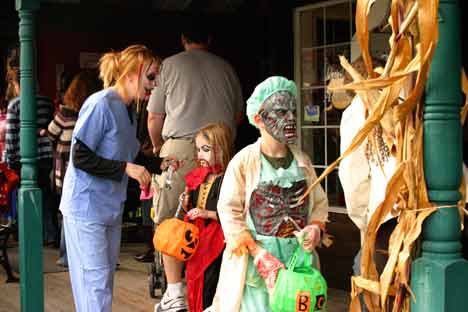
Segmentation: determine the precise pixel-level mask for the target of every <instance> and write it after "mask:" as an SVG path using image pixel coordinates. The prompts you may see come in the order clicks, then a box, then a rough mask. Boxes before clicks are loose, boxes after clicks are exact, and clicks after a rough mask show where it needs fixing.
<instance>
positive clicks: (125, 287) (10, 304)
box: [0, 243, 349, 312]
mask: <svg viewBox="0 0 468 312" xmlns="http://www.w3.org/2000/svg"><path fill="white" fill-rule="evenodd" d="M144 249H145V247H144V245H143V244H128V243H127V244H125V245H124V246H123V247H122V250H121V255H120V263H121V264H120V269H119V270H118V271H117V273H116V279H115V287H114V301H113V309H112V311H114V312H129V311H131V312H133V311H135V312H152V311H153V308H154V304H155V303H156V300H155V299H151V298H150V297H149V294H148V282H147V264H146V263H139V262H137V261H135V260H133V255H135V254H137V253H139V252H141V251H143V250H144ZM57 253H58V251H57ZM5 278H6V275H5V272H4V270H3V268H1V267H0V312H16V311H20V308H19V307H20V304H19V302H20V298H19V284H14V283H13V284H5V282H4V280H5ZM44 293H45V311H46V312H72V311H74V306H73V297H72V292H71V288H70V280H69V276H68V273H67V272H62V273H48V274H45V275H44ZM329 298H330V302H329V309H328V312H342V311H347V305H348V301H349V300H348V293H347V292H346V291H342V290H337V289H330V290H329ZM252 312H255V311H252Z"/></svg>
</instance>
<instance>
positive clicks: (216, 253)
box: [182, 123, 233, 312]
mask: <svg viewBox="0 0 468 312" xmlns="http://www.w3.org/2000/svg"><path fill="white" fill-rule="evenodd" d="M232 145H233V143H232V135H231V130H230V128H229V127H228V126H227V125H225V124H223V123H216V124H209V125H207V126H205V127H203V128H202V129H201V130H199V131H198V133H197V135H196V136H195V147H196V155H197V163H198V166H197V168H195V169H193V170H192V171H190V172H189V173H188V174H187V175H186V177H185V181H186V191H185V192H184V194H183V198H182V200H183V201H184V202H185V206H189V208H191V209H190V210H189V211H188V213H187V216H188V218H189V219H191V220H194V221H193V222H194V223H195V225H196V226H197V227H198V229H199V230H200V232H199V233H200V236H199V237H200V241H199V243H198V248H197V250H196V252H195V253H194V254H193V256H192V257H191V258H190V259H189V260H188V261H187V262H186V270H185V273H186V282H187V299H188V305H189V311H191V312H202V311H203V310H204V309H206V308H207V307H208V306H210V305H211V302H212V301H213V296H214V294H215V291H216V285H217V283H218V277H219V270H220V267H221V258H222V252H223V250H224V245H225V244H224V235H223V231H222V229H221V225H220V223H219V221H218V214H217V212H216V206H217V203H218V196H219V191H220V188H221V182H222V180H223V174H224V171H225V170H226V167H227V164H228V162H229V160H230V159H231V156H232Z"/></svg>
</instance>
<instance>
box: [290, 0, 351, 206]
mask: <svg viewBox="0 0 468 312" xmlns="http://www.w3.org/2000/svg"><path fill="white" fill-rule="evenodd" d="M354 2H355V1H354V0H332V1H323V2H320V3H316V4H310V5H306V6H302V7H298V8H295V9H294V20H293V23H294V25H293V29H294V79H295V81H296V84H297V87H298V102H297V104H298V106H297V107H298V109H297V110H296V111H297V129H298V131H297V132H298V134H297V135H298V142H299V147H300V148H301V149H302V148H303V146H302V145H303V144H302V131H303V129H334V128H335V129H336V128H339V125H328V124H327V119H328V118H324V124H323V125H317V126H315V125H304V124H303V122H302V114H303V109H304V108H303V105H302V95H303V94H302V93H303V90H314V89H317V90H320V89H322V90H324V91H325V90H326V88H324V87H325V83H324V82H323V85H320V86H312V87H303V83H302V52H303V51H304V50H306V49H317V50H318V49H324V51H326V49H327V48H333V47H339V46H346V45H349V47H350V49H351V38H352V36H353V33H352V29H353V27H352V26H353V25H352V23H354V16H353V13H354V12H353V7H352V5H353V3H354ZM343 3H349V14H350V19H349V20H350V27H349V30H350V31H349V32H350V34H349V41H347V42H340V43H333V44H328V45H327V43H326V42H324V44H323V45H317V46H313V47H306V48H303V47H301V38H302V34H301V31H302V28H301V15H302V14H303V13H305V12H307V11H310V10H316V9H324V8H325V10H326V7H330V6H335V5H338V4H343ZM323 23H324V26H323V38H324V40H326V38H327V37H326V31H327V29H326V14H325V15H324V18H323ZM326 57H327V55H326V53H323V63H322V65H323V72H324V73H325V72H326V68H325V64H326ZM324 102H325V98H324ZM325 104H326V103H324V107H326V106H325ZM327 139H328V135H327V134H326V135H325V138H324V147H325V151H324V156H325V164H327V165H328V164H329V162H328V142H327ZM327 165H314V168H317V169H324V168H327ZM327 179H328V178H326V179H325V183H324V185H325V192H326V193H327V194H328V183H327ZM329 211H330V212H334V213H342V214H346V213H347V212H346V209H345V207H344V206H330V208H329Z"/></svg>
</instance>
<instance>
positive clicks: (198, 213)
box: [187, 208, 208, 220]
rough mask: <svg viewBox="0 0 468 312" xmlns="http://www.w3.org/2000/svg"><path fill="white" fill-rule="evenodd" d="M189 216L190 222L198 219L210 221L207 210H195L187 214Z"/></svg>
mask: <svg viewBox="0 0 468 312" xmlns="http://www.w3.org/2000/svg"><path fill="white" fill-rule="evenodd" d="M187 216H188V217H189V219H190V220H194V219H196V218H202V219H208V211H207V210H205V209H200V208H193V209H191V210H190V211H189V212H187Z"/></svg>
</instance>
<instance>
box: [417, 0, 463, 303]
mask: <svg viewBox="0 0 468 312" xmlns="http://www.w3.org/2000/svg"><path fill="white" fill-rule="evenodd" d="M459 14H460V9H459V3H458V0H440V2H439V41H438V45H437V49H436V52H435V55H434V59H433V61H432V65H431V69H430V73H429V80H428V83H427V86H426V106H425V108H424V171H425V177H426V183H427V187H428V190H429V198H430V200H431V202H433V203H434V204H435V205H437V206H447V205H448V206H453V207H452V208H442V209H439V210H438V211H437V212H435V213H434V214H432V215H431V216H430V217H429V218H428V219H427V220H426V221H425V223H424V227H423V243H422V256H421V257H420V258H418V259H417V260H416V261H414V263H413V267H412V276H411V287H412V289H413V291H414V294H415V297H416V300H415V301H412V303H411V311H413V312H435V311H437V312H442V311H444V312H455V311H457V312H458V311H464V310H466V309H468V262H467V261H465V260H463V259H462V257H461V253H460V251H461V244H460V216H459V213H458V209H457V207H456V204H457V201H458V200H459V199H460V193H459V191H458V188H459V186H460V182H461V178H462V146H461V143H462V131H461V125H460V105H461V87H460V70H461V47H460V16H459Z"/></svg>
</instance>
